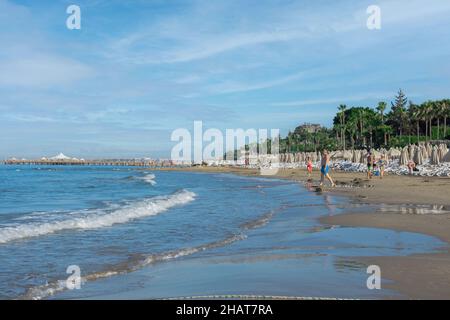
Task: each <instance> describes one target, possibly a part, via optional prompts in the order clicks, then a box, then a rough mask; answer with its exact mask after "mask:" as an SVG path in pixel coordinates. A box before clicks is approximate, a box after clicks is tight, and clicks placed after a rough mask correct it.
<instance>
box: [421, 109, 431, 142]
mask: <svg viewBox="0 0 450 320" xmlns="http://www.w3.org/2000/svg"><path fill="white" fill-rule="evenodd" d="M421 108H422V116H423V118H424V120H425V136H426V137H427V140H428V139H429V140H431V139H433V137H432V131H431V122H432V120H433V116H432V111H433V106H432V102H431V101H427V102H425V103H423V104H422V105H421Z"/></svg>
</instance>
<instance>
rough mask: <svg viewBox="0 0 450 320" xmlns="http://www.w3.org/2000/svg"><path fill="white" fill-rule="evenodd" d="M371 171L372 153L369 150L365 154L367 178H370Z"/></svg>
mask: <svg viewBox="0 0 450 320" xmlns="http://www.w3.org/2000/svg"><path fill="white" fill-rule="evenodd" d="M372 173H373V155H372V152H371V151H370V150H369V153H368V154H367V179H372Z"/></svg>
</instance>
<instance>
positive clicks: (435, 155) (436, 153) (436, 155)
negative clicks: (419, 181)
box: [430, 146, 440, 164]
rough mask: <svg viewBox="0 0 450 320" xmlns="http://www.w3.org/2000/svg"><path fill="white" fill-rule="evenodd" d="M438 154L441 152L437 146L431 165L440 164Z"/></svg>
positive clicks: (432, 153)
mask: <svg viewBox="0 0 450 320" xmlns="http://www.w3.org/2000/svg"><path fill="white" fill-rule="evenodd" d="M438 152H439V151H438V148H437V147H436V146H434V147H433V149H432V151H431V159H430V163H431V164H439V163H440V159H439V154H438Z"/></svg>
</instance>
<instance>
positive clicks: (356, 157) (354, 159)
mask: <svg viewBox="0 0 450 320" xmlns="http://www.w3.org/2000/svg"><path fill="white" fill-rule="evenodd" d="M352 153H353V154H352V162H353V163H358V162H359V151H357V150H353V152H352Z"/></svg>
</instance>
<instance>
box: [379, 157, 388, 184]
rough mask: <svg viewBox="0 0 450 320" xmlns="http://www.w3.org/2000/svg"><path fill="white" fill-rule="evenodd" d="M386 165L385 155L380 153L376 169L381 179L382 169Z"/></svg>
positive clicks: (382, 175)
mask: <svg viewBox="0 0 450 320" xmlns="http://www.w3.org/2000/svg"><path fill="white" fill-rule="evenodd" d="M386 166H387V160H386V155H385V154H382V155H381V158H380V160H379V161H378V170H379V172H380V179H383V177H384V170H385V169H386Z"/></svg>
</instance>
